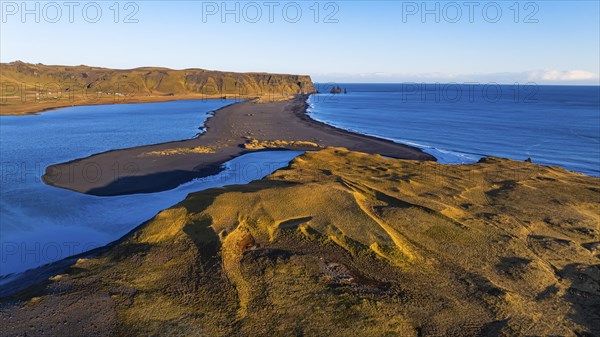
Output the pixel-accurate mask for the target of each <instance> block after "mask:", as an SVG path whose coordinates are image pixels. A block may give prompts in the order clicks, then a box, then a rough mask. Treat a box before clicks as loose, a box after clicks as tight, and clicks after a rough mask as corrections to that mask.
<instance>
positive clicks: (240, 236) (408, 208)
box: [0, 149, 600, 336]
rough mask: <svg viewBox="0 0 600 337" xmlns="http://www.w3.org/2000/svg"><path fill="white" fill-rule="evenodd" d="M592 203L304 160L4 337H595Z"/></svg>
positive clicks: (148, 230) (581, 196)
mask: <svg viewBox="0 0 600 337" xmlns="http://www.w3.org/2000/svg"><path fill="white" fill-rule="evenodd" d="M599 198H600V189H599V188H598V179H597V178H591V177H587V176H584V175H580V174H575V173H571V172H567V171H565V170H563V169H560V168H553V167H542V166H537V165H533V164H529V163H522V162H515V161H510V160H501V159H494V158H489V159H485V160H483V161H482V162H480V163H478V164H473V165H451V166H448V165H440V164H436V163H432V162H413V161H402V160H394V159H386V158H383V157H381V156H378V155H367V154H362V153H353V152H348V151H346V150H343V149H326V150H322V151H319V152H316V153H307V154H305V155H303V156H301V157H299V158H297V159H296V160H294V161H293V163H292V164H291V166H290V167H289V168H288V169H283V170H279V171H277V172H275V173H274V174H272V175H271V176H269V177H267V178H266V179H263V180H261V181H257V182H254V183H251V184H249V185H244V186H231V187H225V188H219V189H212V190H208V191H203V192H198V193H194V194H191V195H189V196H188V198H187V199H186V200H184V201H183V202H181V203H180V204H178V205H176V206H174V207H172V208H170V209H167V210H165V211H163V212H161V213H159V214H158V215H157V216H156V217H155V218H154V219H152V220H151V221H149V222H147V223H146V224H144V225H143V226H141V227H140V228H138V229H137V230H136V231H134V232H133V233H132V234H131V235H129V236H128V237H126V238H125V239H123V240H122V241H121V242H119V243H118V244H117V245H115V246H113V247H112V248H111V249H110V250H109V251H108V252H106V253H103V254H101V255H100V256H98V257H96V258H91V259H80V260H79V261H77V263H76V264H75V265H73V266H72V267H71V268H70V269H69V271H68V272H67V273H65V274H62V275H57V276H54V277H52V278H51V279H50V280H48V282H47V283H46V284H44V285H43V286H42V287H37V288H34V289H29V290H27V291H25V292H23V293H21V294H19V296H17V297H16V298H12V299H5V300H4V302H3V305H2V307H1V309H0V317H1V319H2V322H3V326H4V327H3V332H2V333H3V334H7V335H13V334H17V333H18V332H23V331H28V333H32V334H34V335H43V334H48V335H108V334H110V333H116V334H118V335H130V336H139V335H186V336H192V335H193V336H476V335H484V336H487V335H490V336H491V335H493V336H496V335H500V336H513V335H561V336H576V335H577V336H585V335H590V336H591V335H598V334H600V330H599V325H598V324H597V323H598V320H599V319H600V317H599V312H598V310H595V309H594V308H598V306H599V305H600V289H599V287H598V284H599V282H600V270H599V267H598V258H599V256H600V255H599V254H600V250H599V245H600V242H599V241H600V237H599V232H598V220H599V219H598V214H600V200H599ZM140 207H142V206H140ZM30 327H32V328H30Z"/></svg>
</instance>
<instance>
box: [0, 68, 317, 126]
mask: <svg viewBox="0 0 600 337" xmlns="http://www.w3.org/2000/svg"><path fill="white" fill-rule="evenodd" d="M0 68H1V69H0V70H1V71H0V83H1V84H2V85H1V90H2V92H1V94H0V100H1V101H0V107H1V110H2V111H1V113H2V114H23V113H30V112H36V111H42V110H45V109H50V108H55V107H61V106H70V105H81V104H109V103H127V102H146V101H161V100H171V99H189V98H196V99H202V98H207V99H208V98H221V97H227V98H253V97H260V98H261V99H262V100H278V99H286V98H289V96H290V95H295V94H298V93H312V92H314V91H315V88H314V86H313V83H312V81H311V79H310V77H309V76H299V75H281V74H267V73H231V72H219V71H212V70H203V69H185V70H172V69H166V68H150V67H147V68H136V69H128V70H118V69H106V68H98V67H88V66H75V67H66V66H48V65H41V64H35V65H34V64H29V63H23V62H12V63H2V64H0Z"/></svg>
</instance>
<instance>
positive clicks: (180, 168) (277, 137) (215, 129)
mask: <svg viewBox="0 0 600 337" xmlns="http://www.w3.org/2000/svg"><path fill="white" fill-rule="evenodd" d="M306 99H307V96H306V95H299V96H297V97H296V98H294V99H293V100H289V101H279V102H268V103H256V102H250V101H248V102H240V103H237V104H233V105H230V106H227V107H224V108H222V109H220V110H217V111H216V112H215V113H214V117H212V118H210V119H209V120H208V121H207V122H206V128H207V131H206V132H205V133H203V134H201V135H200V136H198V137H196V138H194V139H189V140H183V141H176V142H168V143H162V144H155V145H148V146H140V147H135V148H130V149H122V150H114V151H108V152H104V153H100V154H96V155H93V156H90V157H87V158H82V159H77V160H74V161H71V162H67V163H61V164H56V165H51V166H49V167H48V168H47V170H46V174H45V175H44V176H43V177H42V178H43V180H44V182H45V183H47V184H48V185H52V186H56V187H61V188H65V189H69V190H74V191H78V192H82V193H86V194H91V195H98V196H110V195H125V194H135V193H152V192H158V191H164V190H168V189H172V188H175V187H177V186H178V185H180V184H182V183H185V182H187V181H190V180H192V179H194V178H199V177H203V176H208V175H211V174H215V173H217V172H219V171H220V170H221V165H222V164H223V163H225V162H226V161H228V160H231V159H233V158H235V157H237V156H239V155H241V154H244V153H247V152H250V151H260V150H263V151H264V150H268V149H273V148H277V149H290V150H317V149H321V148H326V147H332V146H334V147H344V148H347V149H349V150H352V151H360V152H365V153H372V154H375V153H376V154H380V155H382V156H386V157H391V158H399V159H411V160H429V161H431V160H435V158H434V157H432V156H430V155H428V154H426V153H424V152H422V151H421V150H419V149H416V148H413V147H409V146H406V145H401V144H396V143H394V142H391V141H388V140H383V139H379V138H375V137H370V136H365V135H359V134H355V133H351V132H347V131H345V130H341V129H338V128H335V127H331V126H329V125H326V124H324V123H321V122H318V121H315V120H312V119H311V118H310V117H308V116H307V115H306V108H307V104H306V102H305V101H306ZM166 113H168V112H166ZM253 141H254V144H252V142H253ZM257 145H258V146H257Z"/></svg>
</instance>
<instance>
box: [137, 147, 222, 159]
mask: <svg viewBox="0 0 600 337" xmlns="http://www.w3.org/2000/svg"><path fill="white" fill-rule="evenodd" d="M201 153H215V150H214V149H213V148H212V147H208V146H197V147H190V148H184V147H179V148H175V149H168V150H164V151H150V152H144V153H142V154H140V155H139V157H160V156H175V155H186V154H201Z"/></svg>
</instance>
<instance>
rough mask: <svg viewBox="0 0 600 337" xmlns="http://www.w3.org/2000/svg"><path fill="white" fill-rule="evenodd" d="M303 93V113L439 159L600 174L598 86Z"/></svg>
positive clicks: (360, 87) (395, 87)
mask: <svg viewBox="0 0 600 337" xmlns="http://www.w3.org/2000/svg"><path fill="white" fill-rule="evenodd" d="M339 86H340V87H342V88H347V90H348V94H346V95H344V94H340V95H331V94H328V92H329V90H330V88H331V87H330V86H328V85H323V84H321V85H318V86H317V87H318V88H319V90H320V91H321V92H323V94H317V95H312V96H311V97H310V99H309V103H310V105H311V108H310V110H309V115H310V116H311V117H312V118H314V119H316V120H319V121H322V122H325V123H329V124H332V125H335V126H338V127H341V128H344V129H347V130H352V131H356V132H360V133H365V134H370V135H373V136H379V137H383V138H387V139H390V140H393V141H396V142H399V143H405V144H409V145H413V146H416V147H419V148H421V149H423V150H424V151H426V152H428V153H430V154H432V155H433V156H435V157H436V158H438V160H439V161H440V162H443V163H471V162H475V161H477V160H479V159H480V158H481V157H484V156H488V155H492V156H498V157H504V158H511V159H515V160H525V159H527V158H529V157H531V159H532V160H533V161H534V162H535V163H538V164H543V165H558V166H561V167H564V168H566V169H568V170H572V171H577V172H582V173H586V174H588V175H593V176H600V87H597V86H596V87H583V86H537V85H518V86H517V85H503V86H497V85H487V86H486V85H466V84H463V85H458V84H457V85H435V84H427V85H421V84H339Z"/></svg>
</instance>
